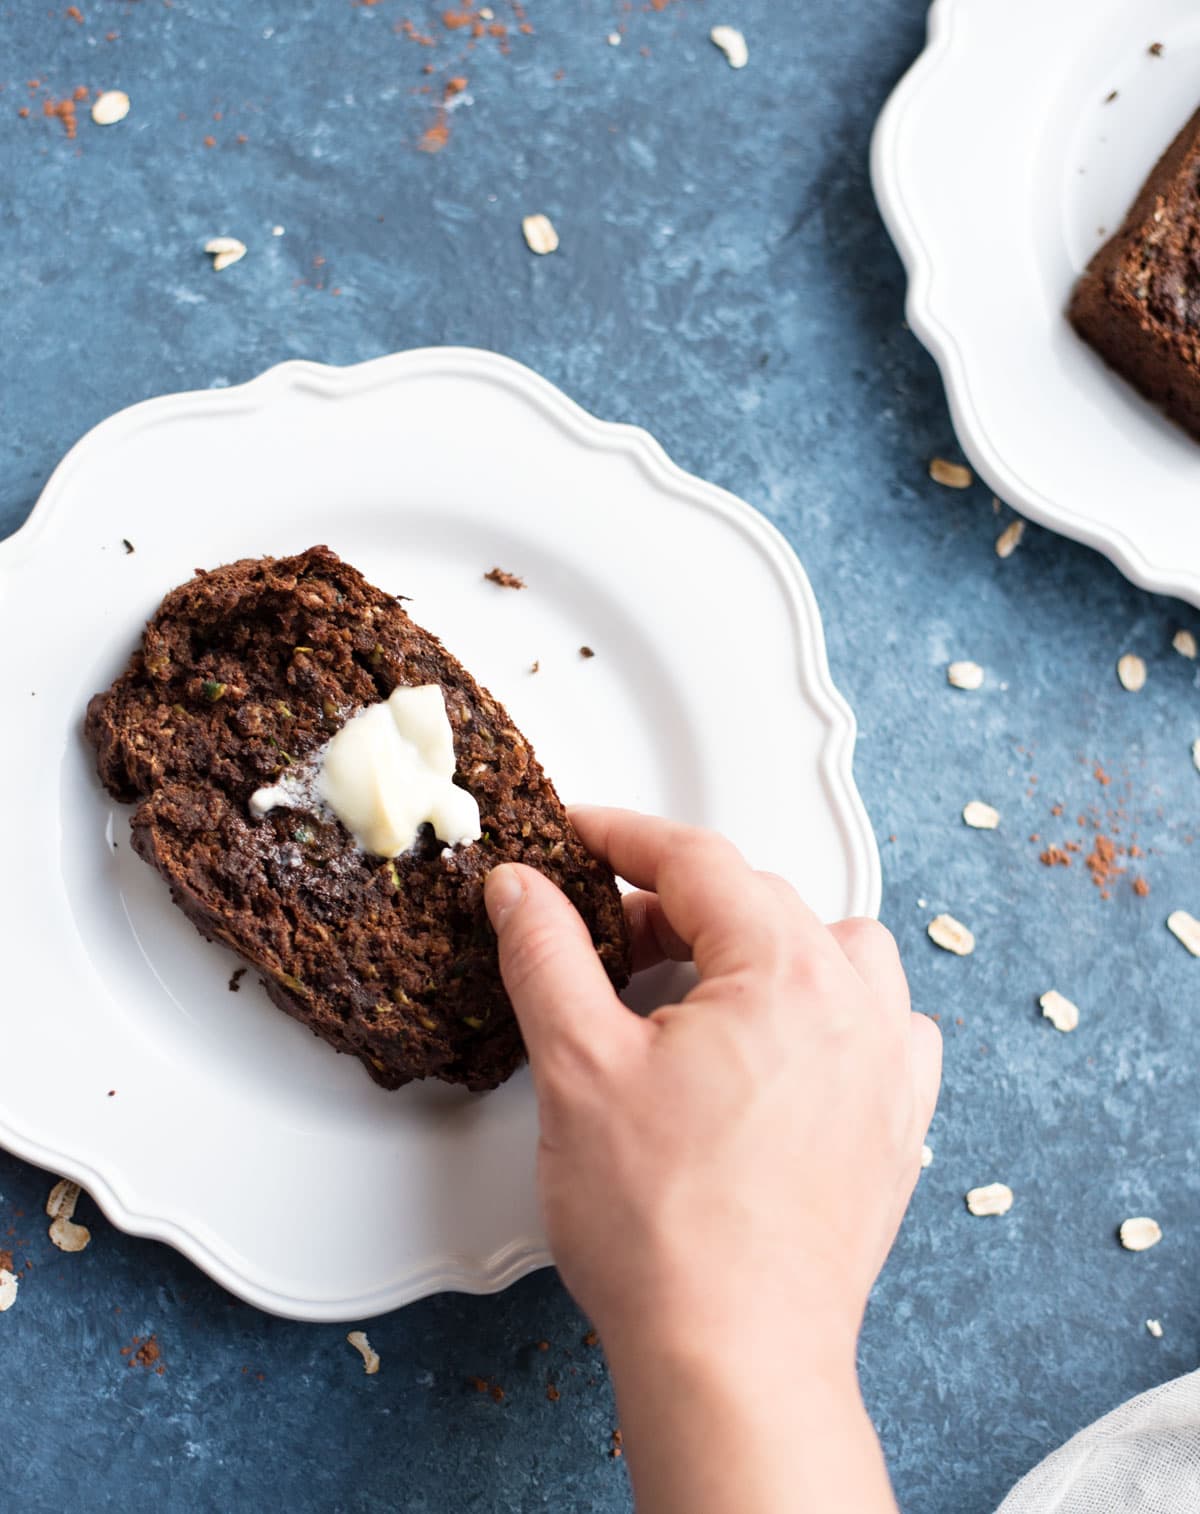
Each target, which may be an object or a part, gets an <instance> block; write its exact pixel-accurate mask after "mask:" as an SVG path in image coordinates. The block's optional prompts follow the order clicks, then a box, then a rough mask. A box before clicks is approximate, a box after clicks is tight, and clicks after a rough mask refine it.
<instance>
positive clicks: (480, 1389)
mask: <svg viewBox="0 0 1200 1514" xmlns="http://www.w3.org/2000/svg"><path fill="white" fill-rule="evenodd" d="M467 1384H468V1386H469V1387H472V1388H474V1389H475V1391H476V1393H486V1392H487V1390H488V1385H487V1378H486V1377H468V1378H467Z"/></svg>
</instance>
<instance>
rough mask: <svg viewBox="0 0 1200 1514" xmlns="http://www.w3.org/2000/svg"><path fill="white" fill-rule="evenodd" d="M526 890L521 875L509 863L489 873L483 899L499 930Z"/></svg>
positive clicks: (493, 922) (484, 886)
mask: <svg viewBox="0 0 1200 1514" xmlns="http://www.w3.org/2000/svg"><path fill="white" fill-rule="evenodd" d="M524 892H525V890H524V888H523V887H522V886H521V875H520V874H519V873H518V872H517V870H516V868H514V867H509V866H508V864H507V863H506V864H505V865H504V866H503V867H494V868H493V869H492V870H491V872H490V873H489V874H488V875H487V879H486V880H485V882H484V885H483V900H484V903H485V904H486V905H487V912H488V914H489V916H490V917H491V921H492V924H493V925H494V926H495V927H496V929H497V930H499V928H500V926H502V925H503V924H504V921H505V919H506V918H507V917H508V915H510V914H511V913H512V911H513V909H514V908H515V907H516V906H517V905H518V904H519V903H520V902H521V896H522V895H523V894H524Z"/></svg>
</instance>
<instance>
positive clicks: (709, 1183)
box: [486, 809, 941, 1509]
mask: <svg viewBox="0 0 1200 1514" xmlns="http://www.w3.org/2000/svg"><path fill="white" fill-rule="evenodd" d="M572 820H573V821H574V823H575V825H576V827H577V828H578V830H579V833H580V835H581V837H582V838H583V841H584V844H585V845H586V846H587V847H588V848H589V850H591V851H592V852H593V853H594V854H595V855H596V856H598V857H601V858H603V859H605V860H606V861H607V862H609V864H610V865H611V866H612V867H613V869H614V871H615V872H617V873H618V874H620V875H621V876H622V877H624V878H626V879H627V880H628V881H629V882H630V883H632V884H634V885H635V886H636V887H637V888H638V889H640V890H642V892H639V893H634V894H631V895H629V896H627V899H626V910H627V915H628V918H629V921H630V925H631V929H632V934H633V941H634V965H635V968H642V967H645V966H648V965H650V964H652V963H653V962H655V961H658V960H661V959H662V958H664V957H671V958H676V959H686V958H688V957H691V958H692V959H693V960H694V962H695V965H696V969H697V972H698V975H699V982H698V984H697V985H696V986H695V987H694V988H693V989H692V990H691V991H690V992H689V993H688V994H687V995H686V996H685V997H684V999H683V1000H682V1001H681V1002H680V1003H678V1004H673V1005H668V1006H666V1007H664V1008H662V1009H659V1010H656V1011H655V1012H654V1014H652V1015H651V1016H649V1018H648V1019H645V1020H643V1019H640V1018H638V1017H637V1016H635V1015H633V1014H631V1013H630V1012H629V1011H627V1010H626V1009H625V1008H624V1006H623V1005H622V1004H621V1002H620V1000H619V999H618V998H617V996H616V995H615V994H614V992H613V990H612V987H611V985H610V984H609V982H608V979H607V977H606V975H605V973H604V970H603V968H602V967H601V965H600V962H599V959H598V958H597V957H596V954H595V952H594V951H593V949H592V946H591V943H590V940H589V938H588V935H587V931H586V929H585V927H584V925H583V923H582V921H581V920H580V918H579V916H578V914H577V913H576V912H575V910H574V909H573V907H572V906H571V905H570V903H569V902H568V901H567V899H566V897H565V896H564V895H563V894H562V893H560V892H559V890H558V889H557V888H555V887H554V885H553V884H552V883H550V882H549V880H547V879H546V878H544V877H543V876H542V875H541V874H539V873H537V872H535V871H533V870H531V869H528V868H524V867H519V866H514V865H511V864H510V865H506V866H502V867H499V868H497V869H496V870H495V871H494V872H493V873H492V874H491V876H490V877H489V879H488V882H487V891H486V899H487V906H488V910H489V913H490V915H491V919H492V922H493V925H494V926H495V929H496V933H497V937H498V940H499V949H500V965H501V971H502V973H503V975H504V981H505V984H506V986H507V988H508V991H509V995H510V997H511V999H512V1002H513V1007H514V1009H515V1011H516V1014H517V1017H518V1019H519V1020H520V1023H521V1028H522V1031H523V1033H524V1036H525V1041H526V1044H527V1046H528V1049H529V1056H530V1062H531V1066H532V1070H533V1078H534V1083H535V1087H536V1090H537V1097H538V1107H539V1116H540V1121H541V1141H540V1149H539V1182H540V1189H541V1197H542V1205H543V1210H544V1214H545V1221H546V1226H547V1231H548V1234H549V1238H550V1245H551V1249H552V1251H553V1253H554V1257H555V1260H556V1262H557V1264H558V1266H559V1269H560V1271H561V1273H562V1276H563V1279H564V1281H565V1282H566V1284H567V1286H568V1288H570V1290H571V1291H572V1293H573V1294H574V1295H575V1297H576V1298H577V1299H578V1301H579V1303H580V1304H581V1305H582V1307H583V1308H584V1309H585V1310H586V1311H587V1312H588V1313H589V1315H590V1316H591V1318H592V1319H593V1321H594V1322H595V1324H596V1325H597V1327H598V1328H599V1330H600V1333H601V1335H602V1337H603V1339H604V1343H605V1346H606V1349H607V1351H608V1354H609V1359H610V1361H611V1362H612V1364H613V1369H614V1374H615V1375H616V1377H617V1380H618V1390H619V1391H620V1389H621V1379H622V1373H623V1371H624V1372H625V1376H626V1377H627V1378H628V1377H629V1376H630V1375H631V1371H630V1370H627V1369H628V1368H629V1364H631V1363H633V1362H635V1361H637V1360H642V1359H644V1358H645V1357H646V1355H647V1353H656V1354H657V1355H658V1356H659V1357H661V1358H662V1359H663V1360H668V1359H669V1360H671V1361H673V1362H675V1363H676V1364H679V1365H687V1366H688V1367H691V1368H695V1369H696V1370H698V1371H700V1370H707V1368H709V1367H712V1366H713V1364H714V1363H715V1364H716V1367H715V1368H714V1371H718V1372H719V1371H722V1370H728V1371H733V1370H736V1369H735V1363H734V1360H733V1353H736V1356H737V1358H738V1360H739V1362H740V1365H741V1367H742V1368H743V1370H744V1369H745V1367H746V1365H747V1362H748V1361H749V1362H752V1363H753V1371H754V1372H755V1374H756V1375H760V1376H761V1374H762V1372H763V1365H762V1364H763V1363H764V1362H765V1361H767V1360H768V1359H769V1360H771V1361H786V1362H788V1363H789V1369H791V1368H794V1366H795V1364H796V1363H798V1362H803V1363H818V1364H819V1369H818V1370H819V1371H821V1372H823V1373H825V1374H826V1375H827V1377H828V1378H829V1379H831V1380H833V1379H836V1381H837V1382H838V1383H839V1384H844V1383H845V1382H846V1380H847V1378H848V1379H849V1381H850V1382H851V1383H852V1382H853V1370H854V1369H853V1359H854V1344H855V1340H856V1337H857V1333H858V1329H859V1326H860V1323H861V1320H862V1315H863V1310H864V1307H865V1304H866V1299H867V1294H868V1292H869V1290H870V1287H871V1284H872V1283H873V1281H874V1279H875V1277H876V1275H877V1274H878V1271H879V1269H880V1267H881V1266H882V1264H883V1261H884V1259H885V1257H886V1255H887V1252H888V1250H889V1248H890V1246H891V1243H892V1241H893V1239H894V1237H895V1233H896V1230H897V1228H898V1226H899V1223H900V1219H901V1217H902V1215H903V1213H904V1209H905V1207H906V1205H907V1202H908V1199H909V1197H910V1195H911V1193H912V1190H913V1187H914V1184H915V1182H916V1179H917V1175H918V1172H919V1169H920V1151H921V1142H922V1138H923V1136H924V1133H925V1131H926V1128H927V1127H928V1124H929V1120H930V1117H931V1116H932V1113H933V1108H934V1103H935V1101H936V1096H937V1088H938V1081H939V1075H940V1063H941V1041H940V1035H939V1032H938V1030H937V1027H936V1026H935V1025H934V1024H933V1022H932V1021H930V1020H928V1019H926V1018H924V1017H922V1016H919V1015H914V1014H912V1013H910V1010H909V1000H908V991H907V986H906V983H905V979H904V973H903V970H902V968H901V966H900V961H899V957H898V956H897V953H896V948H895V945H894V943H893V941H892V938H891V936H890V935H889V934H888V932H887V931H886V930H885V929H884V928H883V927H882V926H880V925H878V924H877V923H876V922H874V921H870V920H849V921H843V922H842V923H840V924H838V925H835V926H832V927H830V928H828V929H826V928H825V927H824V926H822V925H821V924H820V922H819V921H818V920H817V919H816V917H815V916H814V915H813V914H812V913H811V912H810V911H809V910H808V909H807V908H806V906H805V905H804V904H803V903H802V902H801V901H800V899H799V897H798V896H797V895H796V893H795V892H794V890H793V889H792V888H790V887H789V886H788V885H787V884H786V883H784V882H783V881H782V880H780V879H778V878H774V877H770V876H767V875H764V874H761V873H756V872H754V871H753V870H752V869H751V868H750V866H749V865H748V864H747V863H746V862H745V861H744V860H743V858H742V857H741V856H740V855H739V853H738V852H737V851H736V850H735V848H734V847H733V846H732V845H731V844H730V843H729V842H727V841H725V840H723V839H721V838H720V837H718V836H716V835H713V834H710V833H707V832H704V831H698V830H694V829H691V828H688V827H685V826H682V825H677V824H674V823H672V822H669V821H665V820H657V819H651V818H649V817H644V816H639V815H636V814H633V813H631V812H628V811H620V810H599V809H581V810H576V811H573V812H572ZM633 1375H636V1374H633ZM847 1506H848V1505H847ZM743 1507H745V1508H747V1509H749V1508H751V1507H754V1505H753V1504H751V1503H750V1502H746V1503H745V1504H744V1505H743ZM864 1507H865V1505H864Z"/></svg>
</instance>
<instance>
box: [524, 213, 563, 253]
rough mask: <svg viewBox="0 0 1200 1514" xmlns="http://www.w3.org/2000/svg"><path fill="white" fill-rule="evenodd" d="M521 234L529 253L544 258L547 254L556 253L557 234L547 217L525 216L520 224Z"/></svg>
mask: <svg viewBox="0 0 1200 1514" xmlns="http://www.w3.org/2000/svg"><path fill="white" fill-rule="evenodd" d="M521 232H522V235H523V236H524V238H525V245H526V246H527V247H528V248H529V250H530V252H536V253H537V255H538V257H540V258H544V257H545V256H546V254H547V253H548V252H557V251H558V232H557V231H555V229H554V225H553V222H552V221H551V220H550V217H549V216H544V215H534V216H526V217H525V219H524V220H523V221H522V222H521Z"/></svg>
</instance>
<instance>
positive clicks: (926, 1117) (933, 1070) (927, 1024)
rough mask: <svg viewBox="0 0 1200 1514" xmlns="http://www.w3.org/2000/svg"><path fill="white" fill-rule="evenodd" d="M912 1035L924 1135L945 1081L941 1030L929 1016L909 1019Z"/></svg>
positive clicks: (920, 1122) (916, 1084)
mask: <svg viewBox="0 0 1200 1514" xmlns="http://www.w3.org/2000/svg"><path fill="white" fill-rule="evenodd" d="M909 1029H910V1034H911V1036H912V1070H913V1091H914V1095H915V1098H916V1105H917V1119H918V1123H919V1124H920V1127H921V1132H922V1134H924V1132H925V1131H927V1130H928V1129H929V1122H930V1120H932V1119H933V1111H934V1110H935V1109H936V1108H937V1100H938V1089H939V1088H940V1087H941V1082H942V1033H941V1031H940V1030H939V1029H938V1028H937V1025H936V1024H935V1023H934V1022H933V1021H932V1020H931V1019H930V1018H929V1016H928V1015H916V1014H914V1015H912V1016H910V1018H909Z"/></svg>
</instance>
